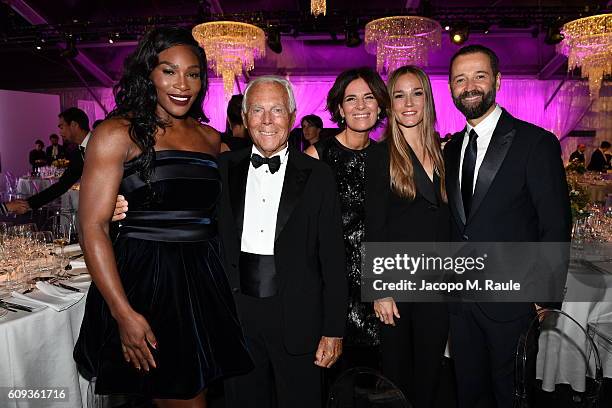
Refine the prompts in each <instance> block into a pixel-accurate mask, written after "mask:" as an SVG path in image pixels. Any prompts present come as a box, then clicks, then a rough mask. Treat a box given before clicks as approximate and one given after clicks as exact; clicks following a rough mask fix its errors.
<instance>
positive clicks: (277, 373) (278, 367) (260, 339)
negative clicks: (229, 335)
mask: <svg viewBox="0 0 612 408" xmlns="http://www.w3.org/2000/svg"><path fill="white" fill-rule="evenodd" d="M236 306H237V308H238V314H239V315H240V318H241V321H242V325H243V329H244V334H245V337H246V341H247V347H248V349H249V352H250V353H251V356H252V357H253V361H254V362H255V369H254V370H252V371H251V372H250V373H248V374H245V375H242V376H238V377H233V378H230V379H228V380H226V381H225V384H224V387H225V404H226V407H227V408H293V407H295V408H317V407H320V406H321V398H322V395H321V385H322V378H321V374H322V369H321V368H319V367H318V366H316V365H315V364H314V361H315V351H316V350H313V351H312V353H307V354H301V355H293V354H289V353H287V351H286V350H285V345H284V340H283V332H282V311H281V306H280V302H279V300H278V297H276V296H274V297H270V298H263V299H259V298H254V297H251V296H246V295H242V294H238V295H237V296H236Z"/></svg>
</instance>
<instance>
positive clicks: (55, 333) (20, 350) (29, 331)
mask: <svg viewBox="0 0 612 408" xmlns="http://www.w3.org/2000/svg"><path fill="white" fill-rule="evenodd" d="M85 298H86V297H83V299H81V300H80V301H79V302H78V303H77V304H75V305H74V306H72V307H70V308H69V309H67V310H65V311H63V312H56V311H54V310H52V309H50V308H47V309H44V310H42V311H39V312H35V313H27V312H21V311H20V312H18V313H11V312H9V314H8V315H6V316H4V317H2V318H0V391H1V392H2V395H0V407H2V408H39V407H40V408H81V407H83V406H86V401H87V387H88V385H89V384H88V382H87V381H86V380H85V379H83V378H82V377H80V376H79V374H78V372H77V369H76V365H75V363H74V360H73V359H72V351H73V349H74V344H75V342H76V340H77V337H78V334H79V330H80V327H81V321H82V320H83V313H84V311H85ZM49 387H59V388H65V389H67V391H68V400H67V401H63V402H54V401H53V400H50V399H47V400H34V399H32V400H19V401H15V400H13V401H11V400H9V399H8V398H7V392H8V390H9V389H48V388H49Z"/></svg>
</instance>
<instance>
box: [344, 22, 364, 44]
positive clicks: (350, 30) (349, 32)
mask: <svg viewBox="0 0 612 408" xmlns="http://www.w3.org/2000/svg"><path fill="white" fill-rule="evenodd" d="M344 44H345V45H346V46H347V47H349V48H355V47H359V46H360V45H361V37H359V30H358V29H357V28H356V27H347V28H346V31H345V33H344Z"/></svg>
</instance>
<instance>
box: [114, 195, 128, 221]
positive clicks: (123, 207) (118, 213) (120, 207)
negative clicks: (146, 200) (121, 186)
mask: <svg viewBox="0 0 612 408" xmlns="http://www.w3.org/2000/svg"><path fill="white" fill-rule="evenodd" d="M127 210H128V202H127V201H126V199H125V197H124V196H122V195H118V196H117V202H116V203H115V211H114V212H113V218H112V219H111V221H113V222H115V221H119V220H122V219H124V218H125V217H126V215H125V213H126V212H127Z"/></svg>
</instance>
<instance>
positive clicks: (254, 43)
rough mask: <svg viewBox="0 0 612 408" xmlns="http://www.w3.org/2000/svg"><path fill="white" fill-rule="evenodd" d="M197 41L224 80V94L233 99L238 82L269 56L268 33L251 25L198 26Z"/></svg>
mask: <svg viewBox="0 0 612 408" xmlns="http://www.w3.org/2000/svg"><path fill="white" fill-rule="evenodd" d="M191 33H192V35H193V38H195V40H196V41H197V42H198V43H199V44H200V46H201V47H202V48H203V49H204V51H205V52H206V58H207V59H208V61H209V64H210V67H211V68H212V69H213V70H214V71H215V74H216V75H217V76H219V75H221V76H222V77H223V90H224V91H225V97H226V98H227V99H229V98H230V97H231V96H232V92H233V90H234V78H235V77H236V75H240V74H242V69H243V68H244V69H245V70H247V71H250V70H252V69H253V68H254V67H255V59H258V58H261V57H263V56H264V55H265V53H266V35H265V34H264V31H263V30H262V29H261V28H259V27H256V26H254V25H251V24H246V23H239V22H236V21H214V22H210V23H203V24H199V25H197V26H195V27H194V28H193V30H192V32H191Z"/></svg>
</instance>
